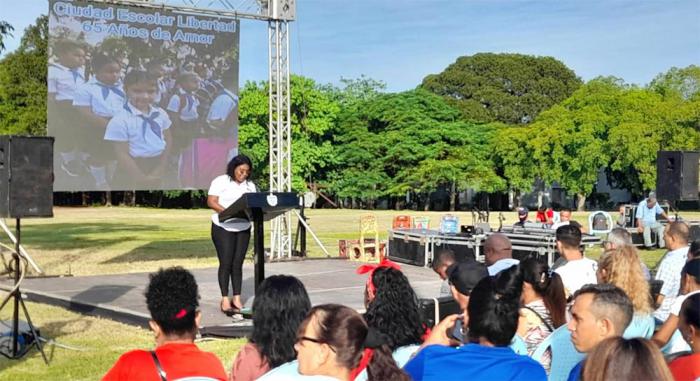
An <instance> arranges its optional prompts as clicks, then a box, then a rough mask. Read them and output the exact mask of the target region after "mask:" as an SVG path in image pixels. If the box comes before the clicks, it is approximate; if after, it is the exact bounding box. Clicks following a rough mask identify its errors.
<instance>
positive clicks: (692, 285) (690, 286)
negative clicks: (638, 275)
mask: <svg viewBox="0 0 700 381" xmlns="http://www.w3.org/2000/svg"><path fill="white" fill-rule="evenodd" d="M681 274H682V275H681V276H682V278H683V280H682V284H683V286H682V288H681V294H682V295H679V296H678V297H677V298H676V300H674V301H673V304H672V305H671V309H670V313H669V315H668V319H666V321H665V322H664V324H663V325H662V326H661V328H659V329H658V330H657V331H656V332H655V333H654V336H652V341H654V343H656V345H658V346H659V347H660V348H663V347H664V346H665V345H666V344H667V343H668V342H669V341H670V340H671V336H673V333H674V332H675V331H676V329H678V322H679V320H680V319H679V317H678V316H679V314H680V310H681V306H682V305H683V302H684V301H685V300H686V299H688V297H690V296H691V295H694V294H700V258H696V259H692V260H690V261H688V262H687V263H686V264H685V266H683V271H682V272H681ZM672 349H673V348H672ZM672 353H673V352H672Z"/></svg>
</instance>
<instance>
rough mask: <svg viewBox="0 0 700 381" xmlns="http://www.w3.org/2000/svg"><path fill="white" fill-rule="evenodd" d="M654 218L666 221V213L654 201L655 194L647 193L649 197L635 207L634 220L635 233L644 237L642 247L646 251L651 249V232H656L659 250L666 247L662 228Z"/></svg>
mask: <svg viewBox="0 0 700 381" xmlns="http://www.w3.org/2000/svg"><path fill="white" fill-rule="evenodd" d="M656 216H661V217H663V218H664V219H667V220H668V216H667V215H666V212H664V210H663V209H662V208H661V207H660V206H659V203H658V202H657V201H656V193H655V192H649V196H648V197H647V198H645V199H644V200H642V201H641V202H640V203H639V205H637V213H636V214H635V218H636V219H637V231H638V232H639V233H642V234H643V235H644V247H646V248H647V249H651V247H652V244H651V232H652V231H654V232H656V237H657V239H658V241H659V248H664V247H666V243H665V242H664V226H663V225H661V224H660V223H659V222H658V221H657V220H656Z"/></svg>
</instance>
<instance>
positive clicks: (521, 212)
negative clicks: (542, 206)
mask: <svg viewBox="0 0 700 381" xmlns="http://www.w3.org/2000/svg"><path fill="white" fill-rule="evenodd" d="M528 212H529V210H527V208H526V207H524V206H521V207H518V222H516V223H514V224H513V227H518V228H522V227H525V223H527V222H530V221H528V220H527V213H528Z"/></svg>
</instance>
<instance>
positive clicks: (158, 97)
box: [153, 79, 168, 104]
mask: <svg viewBox="0 0 700 381" xmlns="http://www.w3.org/2000/svg"><path fill="white" fill-rule="evenodd" d="M156 84H157V85H158V92H157V93H156V98H155V100H154V101H153V103H155V104H160V101H161V100H162V99H163V95H165V94H166V93H167V92H168V86H167V85H166V84H165V81H164V80H162V79H159V80H157V81H156Z"/></svg>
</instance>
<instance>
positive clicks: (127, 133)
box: [48, 0, 240, 191]
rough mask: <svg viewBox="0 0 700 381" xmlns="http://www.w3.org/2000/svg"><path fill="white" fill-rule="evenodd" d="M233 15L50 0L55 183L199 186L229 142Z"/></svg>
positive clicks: (215, 170) (82, 187)
mask: <svg viewBox="0 0 700 381" xmlns="http://www.w3.org/2000/svg"><path fill="white" fill-rule="evenodd" d="M239 27H240V24H239V22H238V20H233V19H230V18H217V17H210V16H202V15H198V14H189V13H179V12H174V11H171V10H168V9H164V8H146V7H132V6H122V5H118V4H115V3H98V2H86V1H57V0H50V1H49V46H50V53H49V65H48V66H49V67H48V130H49V135H51V136H54V137H55V138H56V143H55V147H54V152H55V154H54V168H55V182H54V189H55V190H57V191H88V190H158V189H162V190H165V189H206V188H208V187H209V184H210V183H211V180H212V179H213V178H214V177H216V176H218V175H221V174H222V173H224V172H225V167H226V162H227V161H228V160H229V159H230V158H231V157H233V156H235V155H236V154H237V151H238V46H239Z"/></svg>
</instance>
